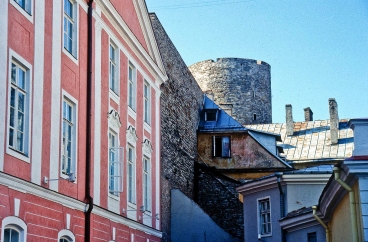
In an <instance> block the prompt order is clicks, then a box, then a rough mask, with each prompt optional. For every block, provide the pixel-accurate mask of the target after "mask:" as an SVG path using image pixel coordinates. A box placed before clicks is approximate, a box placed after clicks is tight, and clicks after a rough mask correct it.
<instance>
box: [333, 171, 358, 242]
mask: <svg viewBox="0 0 368 242" xmlns="http://www.w3.org/2000/svg"><path fill="white" fill-rule="evenodd" d="M333 172H334V174H335V180H336V181H337V182H338V183H339V184H340V185H341V186H342V187H343V188H345V189H346V190H347V191H348V192H349V199H350V216H351V227H352V229H353V230H352V231H353V242H358V226H357V217H356V208H355V195H354V190H353V189H352V188H351V187H350V186H349V185H348V184H346V183H345V182H344V181H343V180H341V179H340V169H339V168H338V167H334V168H333Z"/></svg>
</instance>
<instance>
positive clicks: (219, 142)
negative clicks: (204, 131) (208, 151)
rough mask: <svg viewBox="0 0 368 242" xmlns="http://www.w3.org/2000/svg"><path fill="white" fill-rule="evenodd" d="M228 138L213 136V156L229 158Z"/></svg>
mask: <svg viewBox="0 0 368 242" xmlns="http://www.w3.org/2000/svg"><path fill="white" fill-rule="evenodd" d="M230 150H231V149H230V137H229V136H213V156H214V157H231V153H230Z"/></svg>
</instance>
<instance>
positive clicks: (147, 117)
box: [143, 81, 151, 124]
mask: <svg viewBox="0 0 368 242" xmlns="http://www.w3.org/2000/svg"><path fill="white" fill-rule="evenodd" d="M150 98H151V87H150V85H149V84H148V82H147V81H144V87H143V99H144V100H143V109H144V114H143V115H144V122H146V123H147V124H150V121H151V118H150V117H151V112H150V111H151V107H150V103H151V102H150Z"/></svg>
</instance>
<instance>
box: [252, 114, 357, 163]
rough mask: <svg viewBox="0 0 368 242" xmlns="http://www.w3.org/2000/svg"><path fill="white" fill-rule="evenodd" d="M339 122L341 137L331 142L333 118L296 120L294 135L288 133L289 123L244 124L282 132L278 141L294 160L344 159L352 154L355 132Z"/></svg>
mask: <svg viewBox="0 0 368 242" xmlns="http://www.w3.org/2000/svg"><path fill="white" fill-rule="evenodd" d="M348 121H349V120H348V119H341V120H340V123H339V140H338V143H337V144H331V133H330V120H316V121H309V122H294V134H293V135H290V136H288V135H286V124H285V123H276V124H255V125H245V126H246V127H247V128H250V129H255V130H260V131H265V132H270V133H275V134H280V135H281V139H282V141H281V142H280V143H279V145H281V146H282V147H283V149H284V155H285V157H286V159H287V160H288V161H290V162H292V163H304V162H319V161H329V160H331V161H334V160H343V159H345V158H347V157H351V156H352V152H353V149H354V135H353V130H351V129H350V128H349V127H348V125H347V123H348Z"/></svg>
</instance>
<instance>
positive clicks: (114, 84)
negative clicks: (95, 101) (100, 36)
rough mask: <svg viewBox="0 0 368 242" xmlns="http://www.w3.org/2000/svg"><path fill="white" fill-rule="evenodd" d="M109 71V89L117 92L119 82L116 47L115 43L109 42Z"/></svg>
mask: <svg viewBox="0 0 368 242" xmlns="http://www.w3.org/2000/svg"><path fill="white" fill-rule="evenodd" d="M109 52H110V73H109V79H110V89H111V90H112V91H113V92H115V93H116V94H118V92H119V82H118V75H117V73H118V69H117V68H116V66H117V64H116V63H117V49H116V47H115V45H113V44H110V50H109Z"/></svg>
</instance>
